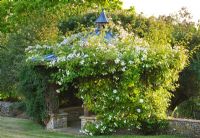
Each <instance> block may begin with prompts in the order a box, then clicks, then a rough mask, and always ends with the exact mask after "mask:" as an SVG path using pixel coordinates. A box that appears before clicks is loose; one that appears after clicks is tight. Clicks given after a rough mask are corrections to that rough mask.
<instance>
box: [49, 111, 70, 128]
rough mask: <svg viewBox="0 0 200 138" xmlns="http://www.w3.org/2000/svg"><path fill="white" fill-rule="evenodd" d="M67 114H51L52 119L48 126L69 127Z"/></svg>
mask: <svg viewBox="0 0 200 138" xmlns="http://www.w3.org/2000/svg"><path fill="white" fill-rule="evenodd" d="M67 115H68V114H67V113H63V114H57V115H55V114H52V115H50V120H49V122H48V123H47V126H46V128H47V129H50V130H51V129H56V128H64V127H67Z"/></svg>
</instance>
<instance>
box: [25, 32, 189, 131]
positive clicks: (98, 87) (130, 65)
mask: <svg viewBox="0 0 200 138" xmlns="http://www.w3.org/2000/svg"><path fill="white" fill-rule="evenodd" d="M107 31H108V30H106V29H105V30H102V32H101V34H100V35H99V36H96V35H88V33H86V34H85V33H78V34H75V35H72V36H70V37H68V38H65V39H64V41H62V42H61V43H58V44H56V45H54V46H40V45H37V46H33V47H28V48H27V49H26V50H27V56H28V58H27V61H28V62H29V63H31V64H34V65H38V64H42V65H46V66H47V67H49V68H52V67H56V68H58V72H55V73H53V74H52V80H53V81H55V82H56V83H57V84H58V85H60V89H58V90H57V92H58V93H60V92H62V91H63V90H64V89H66V88H67V85H68V84H72V83H73V85H74V86H75V87H76V88H77V89H78V94H77V96H78V97H80V98H81V99H82V100H83V102H84V105H85V106H86V107H87V108H88V109H89V110H91V111H93V112H94V113H95V114H96V115H97V118H98V119H99V120H100V121H99V122H97V123H96V124H92V125H89V127H87V126H88V125H86V127H85V129H84V132H85V133H87V134H91V135H93V134H103V133H109V132H112V131H114V130H116V129H117V128H125V127H126V128H127V127H128V128H138V129H142V128H145V126H148V125H149V126H150V127H149V128H150V130H148V131H147V132H149V133H150V132H152V131H151V130H152V129H153V128H155V127H154V126H155V125H158V124H159V123H161V122H162V120H163V119H165V117H166V110H167V107H168V106H169V102H170V97H171V96H172V95H171V93H170V92H169V91H170V90H174V89H175V88H176V86H177V85H176V81H177V80H178V74H179V72H180V71H181V70H182V69H183V68H184V67H185V65H186V63H187V54H186V50H184V49H183V48H182V47H178V46H174V47H173V48H172V47H171V46H170V45H161V44H160V45H156V44H154V45H153V44H151V45H150V44H148V43H147V42H146V41H144V40H142V39H140V38H137V37H135V36H134V35H133V34H128V33H127V32H126V31H124V30H123V29H120V30H118V33H116V34H117V35H116V37H114V39H112V40H110V41H108V40H106V39H105V38H104V36H105V33H106V32H107ZM48 54H53V55H49V56H53V58H52V59H51V60H46V59H45V58H44V55H48ZM161 124H162V123H161ZM158 126H159V125H158ZM94 128H95V129H94ZM94 130H95V131H94ZM146 130H147V128H146Z"/></svg>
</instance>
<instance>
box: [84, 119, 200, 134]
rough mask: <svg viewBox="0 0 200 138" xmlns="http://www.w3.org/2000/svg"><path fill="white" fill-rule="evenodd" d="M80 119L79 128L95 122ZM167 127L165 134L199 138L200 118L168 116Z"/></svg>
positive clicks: (126, 132)
mask: <svg viewBox="0 0 200 138" xmlns="http://www.w3.org/2000/svg"><path fill="white" fill-rule="evenodd" d="M80 119H81V128H83V127H84V125H85V124H86V122H95V121H96V117H95V116H91V117H84V116H82V117H80ZM168 122H169V128H168V129H167V130H166V131H165V132H164V134H167V135H178V136H185V137H189V138H200V120H192V119H180V118H170V119H168ZM116 134H138V132H137V131H134V130H132V131H131V132H130V131H129V130H124V129H122V130H121V129H119V130H117V132H116Z"/></svg>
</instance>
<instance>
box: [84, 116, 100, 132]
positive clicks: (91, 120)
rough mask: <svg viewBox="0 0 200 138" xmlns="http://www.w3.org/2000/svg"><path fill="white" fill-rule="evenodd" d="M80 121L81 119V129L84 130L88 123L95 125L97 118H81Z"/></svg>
mask: <svg viewBox="0 0 200 138" xmlns="http://www.w3.org/2000/svg"><path fill="white" fill-rule="evenodd" d="M80 119H81V129H83V127H84V126H85V124H86V123H88V122H91V123H94V122H96V121H97V118H96V116H80Z"/></svg>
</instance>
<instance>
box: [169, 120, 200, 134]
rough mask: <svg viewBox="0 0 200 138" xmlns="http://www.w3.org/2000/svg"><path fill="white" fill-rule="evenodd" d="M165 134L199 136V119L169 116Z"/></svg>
mask: <svg viewBox="0 0 200 138" xmlns="http://www.w3.org/2000/svg"><path fill="white" fill-rule="evenodd" d="M168 121H169V129H168V131H167V134H172V135H181V136H186V137H190V138H192V137H196V138H199V137H200V120H192V119H180V118H171V119H168Z"/></svg>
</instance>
